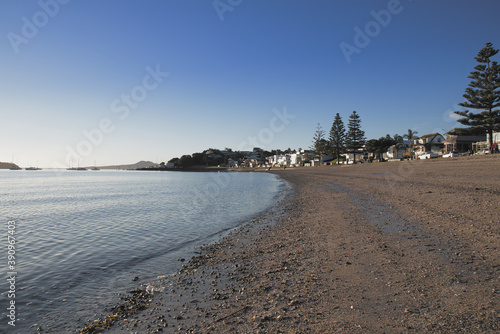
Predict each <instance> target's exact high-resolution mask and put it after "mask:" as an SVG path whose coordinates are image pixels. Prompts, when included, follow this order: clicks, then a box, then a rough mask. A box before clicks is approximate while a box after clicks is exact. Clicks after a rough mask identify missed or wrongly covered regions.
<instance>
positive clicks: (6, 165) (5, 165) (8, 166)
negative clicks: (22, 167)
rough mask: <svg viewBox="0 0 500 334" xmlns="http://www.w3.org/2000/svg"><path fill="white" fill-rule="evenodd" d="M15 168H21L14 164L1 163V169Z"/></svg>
mask: <svg viewBox="0 0 500 334" xmlns="http://www.w3.org/2000/svg"><path fill="white" fill-rule="evenodd" d="M13 167H19V166H18V165H16V164H15V163H12V162H0V169H10V168H13Z"/></svg>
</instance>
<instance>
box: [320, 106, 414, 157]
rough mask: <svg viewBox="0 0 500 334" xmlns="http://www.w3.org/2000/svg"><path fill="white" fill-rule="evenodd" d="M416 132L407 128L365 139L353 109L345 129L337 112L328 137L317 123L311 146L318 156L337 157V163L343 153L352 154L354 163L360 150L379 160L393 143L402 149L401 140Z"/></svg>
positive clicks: (359, 118) (358, 117)
mask: <svg viewBox="0 0 500 334" xmlns="http://www.w3.org/2000/svg"><path fill="white" fill-rule="evenodd" d="M416 134H417V132H416V131H412V130H411V129H408V133H407V134H405V135H403V136H400V135H398V134H395V135H394V136H393V137H391V136H390V135H389V134H387V135H386V136H385V137H380V138H378V139H370V140H366V137H365V132H364V131H363V130H362V129H361V117H360V116H359V114H358V113H357V112H356V111H353V112H352V114H351V115H350V116H349V122H348V124H347V129H346V127H345V125H344V122H343V121H342V117H341V116H340V114H339V113H337V114H336V115H335V118H334V120H333V123H332V126H331V128H330V133H329V136H328V138H326V137H325V131H324V130H323V129H322V127H321V125H320V124H318V127H317V129H316V132H315V134H314V137H313V145H312V147H311V148H312V150H313V151H314V152H315V153H316V154H317V155H318V156H319V157H320V158H321V157H322V156H323V155H333V156H334V157H336V159H337V164H340V160H341V155H342V154H345V153H352V154H353V155H354V163H356V153H360V152H368V153H373V154H375V155H376V156H378V157H379V159H380V160H383V158H382V155H383V154H384V153H385V152H387V150H388V149H389V147H391V146H394V145H395V146H396V149H397V150H399V149H402V148H403V147H404V144H403V140H404V139H405V138H407V139H413V138H414V137H415V135H416Z"/></svg>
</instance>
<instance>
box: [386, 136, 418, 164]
mask: <svg viewBox="0 0 500 334" xmlns="http://www.w3.org/2000/svg"><path fill="white" fill-rule="evenodd" d="M413 143H414V141H413V140H403V142H402V143H398V144H396V145H392V146H391V147H389V149H388V150H387V152H386V153H384V155H383V158H384V159H397V160H401V159H403V158H404V157H405V156H408V152H410V146H412V145H413Z"/></svg>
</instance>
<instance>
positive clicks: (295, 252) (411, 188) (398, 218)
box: [110, 155, 500, 333]
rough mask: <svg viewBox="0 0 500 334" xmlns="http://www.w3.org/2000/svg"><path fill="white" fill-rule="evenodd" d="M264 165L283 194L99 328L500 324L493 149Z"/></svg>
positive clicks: (461, 328) (436, 328)
mask: <svg viewBox="0 0 500 334" xmlns="http://www.w3.org/2000/svg"><path fill="white" fill-rule="evenodd" d="M275 173H277V174H278V175H279V176H280V177H282V178H283V179H285V180H287V181H289V182H290V183H291V184H293V191H292V192H290V194H288V195H287V196H285V198H283V199H282V200H281V201H280V202H279V204H278V205H277V206H276V207H274V208H273V209H271V210H269V211H267V212H265V213H263V214H262V215H260V216H259V217H257V218H256V219H255V220H254V221H253V222H251V223H249V224H248V225H246V226H245V227H244V228H243V229H241V230H239V231H237V232H235V233H233V234H232V235H231V236H229V237H227V238H225V239H223V240H222V241H221V242H219V243H217V244H215V245H211V246H209V247H206V248H204V249H203V250H202V251H201V254H200V255H199V256H198V257H196V258H193V259H192V260H191V261H189V262H187V264H186V265H184V267H183V270H182V271H181V272H179V273H178V274H176V275H174V276H169V277H165V278H164V279H162V280H159V281H158V282H156V289H157V291H156V292H155V293H154V295H153V297H152V299H151V303H150V305H149V307H148V308H147V309H146V310H144V311H141V312H139V313H137V314H135V315H131V316H128V317H127V318H126V319H121V320H119V321H117V322H116V323H115V325H113V326H112V327H111V329H110V332H113V333H150V332H166V333H178V332H180V333H217V332H221V333H421V332H430V333H498V332H500V304H499V297H500V155H497V156H485V157H461V158H452V159H432V160H426V161H412V162H395V163H389V162H387V163H374V164H360V165H355V166H344V167H340V166H325V167H317V168H298V169H291V168H288V169H286V170H283V171H279V172H275ZM160 291H161V292H160Z"/></svg>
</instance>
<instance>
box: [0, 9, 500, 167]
mask: <svg viewBox="0 0 500 334" xmlns="http://www.w3.org/2000/svg"><path fill="white" fill-rule="evenodd" d="M499 13H500V2H499V1H496V0H489V1H486V0H479V1H470V0H453V1H452V0H447V1H436V0H413V1H412V0H401V1H396V0H380V1H379V0H376V1H374V0H370V1H368V0H366V1H354V0H339V1H337V0H336V1H332V0H317V1H310V0H307V1H306V0H216V1H212V0H208V1H201V0H198V1H195V0H148V1H139V0H71V1H69V0H40V1H28V0H22V1H19V0H4V1H1V2H0V15H1V19H0V35H1V36H2V39H1V47H0V59H1V61H0V72H1V74H2V75H1V79H0V103H1V104H0V114H1V122H0V161H12V160H13V161H14V162H16V163H18V164H19V165H21V166H22V167H26V166H29V165H36V164H38V165H39V166H40V167H51V166H52V167H58V166H59V167H66V166H67V165H68V164H69V163H70V162H71V163H72V164H73V165H76V164H78V163H79V164H80V165H81V166H84V165H93V164H94V162H96V163H97V165H110V164H122V163H134V162H137V161H139V160H151V161H154V162H161V161H168V160H169V159H171V158H173V157H176V156H180V155H182V154H190V153H193V152H200V151H203V150H204V149H208V148H220V149H223V148H225V147H229V148H232V149H252V148H253V147H254V146H260V147H262V148H265V149H272V148H280V149H286V148H288V147H290V148H292V149H294V148H295V149H298V148H308V147H309V146H310V145H311V142H312V137H313V135H314V132H315V130H316V126H317V124H318V123H320V124H321V125H322V127H323V128H324V129H325V130H326V131H327V132H328V131H329V129H330V127H331V124H332V122H333V118H334V115H335V114H336V113H340V115H341V116H342V118H343V120H344V122H345V123H347V122H348V117H349V115H350V114H351V113H352V111H353V110H356V111H357V112H358V114H359V115H360V116H361V120H362V127H363V130H364V131H365V133H366V136H367V138H368V139H370V138H378V137H381V136H384V135H385V134H387V133H389V134H391V135H393V134H395V133H398V134H404V133H406V132H407V130H408V129H412V130H414V131H418V133H419V135H424V134H427V133H432V132H440V133H444V132H446V131H448V130H450V129H452V128H454V127H456V126H458V123H457V122H456V121H455V119H453V117H450V116H449V113H450V112H451V111H452V110H455V108H457V106H456V105H457V103H459V102H463V98H462V94H463V93H464V90H465V88H466V87H467V85H468V84H469V81H470V79H468V78H467V76H468V75H469V73H470V71H471V70H473V67H474V66H475V65H476V63H475V60H474V57H475V56H476V54H477V52H478V51H479V50H480V49H481V48H482V47H484V45H485V43H486V42H492V43H493V46H494V47H496V48H500V34H499V32H500V21H499V19H498V15H499ZM496 60H498V61H500V59H499V58H497V59H496Z"/></svg>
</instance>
